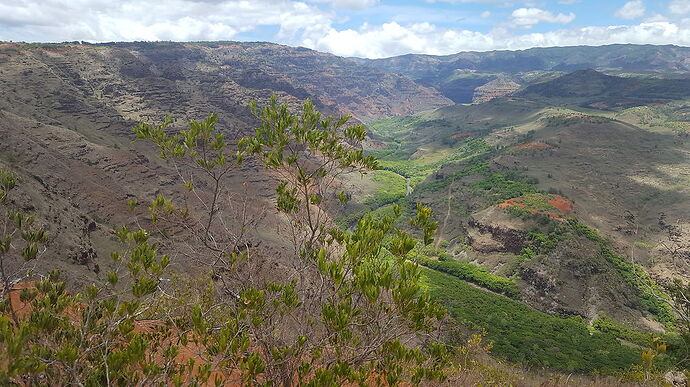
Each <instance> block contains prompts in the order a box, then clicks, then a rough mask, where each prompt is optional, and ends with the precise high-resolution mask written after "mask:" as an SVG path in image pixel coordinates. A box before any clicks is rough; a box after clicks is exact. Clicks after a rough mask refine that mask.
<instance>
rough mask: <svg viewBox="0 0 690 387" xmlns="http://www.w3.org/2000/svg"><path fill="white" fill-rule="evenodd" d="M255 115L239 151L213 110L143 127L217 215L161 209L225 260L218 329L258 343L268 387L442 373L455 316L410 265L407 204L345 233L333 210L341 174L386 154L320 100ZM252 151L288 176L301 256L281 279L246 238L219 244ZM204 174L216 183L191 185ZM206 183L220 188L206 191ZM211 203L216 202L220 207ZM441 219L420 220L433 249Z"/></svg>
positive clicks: (141, 132) (287, 207) (218, 263)
mask: <svg viewBox="0 0 690 387" xmlns="http://www.w3.org/2000/svg"><path fill="white" fill-rule="evenodd" d="M251 110H252V112H253V113H254V114H255V115H256V117H257V118H258V119H259V122H260V126H259V127H258V128H257V129H256V132H255V135H254V136H252V137H248V138H245V139H242V140H241V141H240V142H239V144H238V148H239V150H238V151H234V150H232V149H233V148H232V147H231V146H230V145H229V144H228V143H227V142H226V141H225V140H224V137H223V135H222V134H221V133H219V132H218V131H216V130H215V124H216V117H215V116H214V115H210V116H209V117H208V118H207V119H206V120H205V121H202V122H196V121H191V122H190V123H189V129H187V130H182V131H179V132H176V133H169V132H170V131H169V126H170V125H171V124H172V121H171V120H170V119H167V120H166V121H164V122H163V123H162V124H160V125H149V124H145V123H142V124H140V125H139V126H138V127H136V128H135V133H136V135H137V137H139V138H142V139H149V140H152V141H153V142H154V143H156V145H158V147H159V149H160V151H161V156H162V157H164V158H166V159H169V160H171V162H172V163H174V165H175V166H176V168H178V167H179V166H180V165H186V166H187V169H185V171H184V172H182V174H181V176H182V175H186V176H190V178H188V179H186V180H185V181H184V184H185V185H186V187H187V188H188V189H189V190H190V192H192V195H191V196H192V197H193V198H197V199H200V200H201V201H202V203H201V205H197V206H196V207H197V208H205V209H206V210H207V211H206V212H204V215H203V219H205V221H203V222H200V221H199V220H198V219H196V220H190V217H191V215H190V211H188V210H187V208H184V209H182V210H178V209H177V208H176V207H175V206H173V204H172V202H171V201H169V199H165V198H163V197H159V198H157V199H156V200H155V201H154V202H153V203H152V205H151V209H152V210H153V211H154V215H155V220H157V221H159V220H160V219H161V217H160V216H158V214H159V213H161V212H162V213H164V215H165V216H166V217H167V218H169V219H170V220H171V222H170V223H169V224H171V225H175V224H176V225H180V224H184V225H185V228H193V227H194V225H196V226H198V227H200V229H199V230H197V231H192V232H190V234H191V235H195V236H196V237H197V238H199V244H200V245H203V246H205V247H206V248H207V249H208V250H209V251H210V252H211V255H215V257H214V259H211V260H208V262H213V265H212V266H210V268H211V270H212V276H213V277H214V278H216V280H217V281H216V282H218V283H219V284H220V288H221V289H220V293H221V294H222V295H225V296H226V297H220V298H219V302H220V303H221V304H222V308H224V309H225V310H226V312H225V313H224V314H223V317H224V318H225V320H224V319H223V318H221V319H220V320H217V324H228V318H229V317H231V319H230V321H231V325H232V326H233V327H236V329H237V331H238V332H240V331H241V332H244V333H246V335H247V337H248V340H249V344H248V346H247V349H246V353H245V356H246V357H247V358H253V359H256V363H257V365H256V368H257V369H261V371H262V372H261V373H262V378H263V379H262V380H264V381H269V382H271V383H274V384H275V383H278V384H282V385H292V384H293V383H295V382H299V383H300V384H302V383H306V384H309V383H311V384H315V385H324V384H325V385H338V384H340V383H342V382H345V381H350V382H363V381H364V380H367V379H368V378H370V377H372V375H375V376H376V377H378V378H381V379H382V380H385V381H386V382H387V383H389V384H397V383H398V382H399V381H401V380H410V381H413V382H419V381H421V380H423V379H439V378H443V372H442V369H443V366H444V365H445V362H446V361H447V351H446V348H445V347H444V346H442V345H440V344H438V343H436V342H435V341H434V340H433V332H435V330H436V328H437V325H436V324H438V322H439V321H440V319H441V318H442V316H443V315H444V311H443V309H442V308H440V307H439V306H438V305H437V304H436V303H434V302H431V301H430V300H429V297H428V295H427V294H426V293H425V292H424V291H423V289H422V287H421V284H420V270H419V268H418V267H417V265H416V264H415V263H412V262H410V261H408V260H407V259H406V257H407V254H408V252H409V251H410V250H411V249H412V248H413V247H414V246H415V244H416V243H417V241H416V240H415V239H414V238H412V237H411V236H410V235H408V234H407V233H406V232H404V231H403V230H401V229H399V228H396V227H395V224H396V221H397V217H399V216H400V211H399V209H396V211H395V212H396V216H395V217H383V218H381V219H377V218H374V217H372V216H366V217H364V218H363V219H362V220H361V221H360V222H359V223H358V224H357V226H356V227H355V228H354V229H353V230H352V231H343V230H341V229H339V228H338V227H336V226H335V225H333V224H332V223H331V221H330V219H329V216H328V213H327V211H326V208H325V205H326V204H327V203H329V202H333V201H335V200H336V199H337V200H340V201H345V200H347V194H346V193H345V192H339V191H338V190H337V184H338V178H339V176H341V175H342V174H344V173H352V172H359V173H364V172H365V171H367V170H371V169H374V168H375V167H376V161H375V159H374V158H373V157H371V156H366V155H365V154H364V153H363V151H362V150H361V149H360V148H358V145H359V143H361V141H362V140H363V139H364V137H365V135H366V131H365V128H364V127H363V126H361V125H351V126H348V125H347V122H348V119H349V117H340V118H337V119H335V118H331V117H322V116H321V114H320V113H318V112H317V111H316V110H315V108H314V106H313V104H312V103H311V102H310V101H309V100H307V102H306V103H305V104H304V107H303V110H302V112H301V114H294V113H292V112H290V111H289V109H288V107H287V106H286V105H284V104H283V105H281V104H279V103H278V101H277V98H276V97H275V96H274V97H272V98H271V100H270V101H269V104H268V105H267V106H265V107H263V108H262V109H258V108H257V106H256V104H252V105H251ZM252 156H253V157H256V158H257V159H258V160H260V161H261V162H262V163H263V165H264V167H265V168H266V169H268V170H269V171H270V172H271V173H272V174H274V175H275V176H278V177H279V178H278V180H279V181H278V182H277V186H276V210H277V212H278V214H279V215H280V216H282V218H283V219H285V220H286V222H285V224H286V225H287V230H288V232H287V239H288V240H287V241H286V242H289V243H286V244H287V245H288V246H291V248H292V250H293V252H292V254H290V255H289V256H288V257H281V258H282V259H283V260H284V262H283V268H282V269H281V270H283V274H282V276H281V278H267V277H265V276H263V277H262V276H261V273H255V272H254V273H253V272H252V267H251V266H250V262H252V261H254V260H256V259H257V258H259V259H265V257H263V258H262V257H261V254H260V252H259V251H257V249H241V250H238V249H237V243H236V242H233V243H230V244H227V245H224V246H222V245H221V244H220V243H219V241H228V240H233V238H232V237H229V238H228V237H227V236H226V235H225V234H224V232H225V231H226V228H224V227H218V226H214V222H217V223H218V225H221V224H229V223H230V222H231V220H228V219H226V220H223V214H225V210H224V209H223V208H222V207H221V206H222V203H223V201H219V200H217V199H216V198H217V197H218V196H219V195H218V194H217V192H218V191H219V190H222V189H223V188H222V187H223V184H222V179H223V177H224V176H228V174H229V172H228V171H229V169H230V168H231V165H232V162H231V161H234V162H235V163H237V164H241V163H242V162H243V160H244V159H245V158H247V157H252ZM178 170H179V169H178ZM199 174H201V175H203V176H207V177H208V178H210V182H211V184H190V181H191V178H192V177H193V176H198V175H199ZM197 178H198V177H197ZM203 186H206V187H211V190H210V192H207V193H202V192H201V191H202V190H201V189H200V187H203ZM202 198H211V199H210V204H209V203H208V202H204V200H203V199H202ZM163 209H164V211H160V210H163ZM430 215H431V214H430V211H429V209H428V208H426V207H423V206H419V208H418V212H417V217H416V219H415V220H414V221H413V224H414V225H417V226H418V227H419V228H420V229H422V231H423V233H424V242H425V243H429V242H430V240H431V234H432V233H433V231H434V230H435V228H436V224H435V222H432V221H430V219H429V217H430ZM168 233H170V232H168ZM247 244H250V243H247ZM227 295H231V297H227ZM208 312H209V311H199V313H201V314H202V315H206V314H208ZM205 328H206V331H207V332H211V331H214V330H217V329H218V327H217V326H212V325H207V326H206V327H205ZM200 335H201V334H200ZM202 336H203V335H202ZM214 340H215V338H214V337H208V341H207V342H205V343H204V345H206V346H209V345H210V346H213V345H214V344H213V343H214ZM228 372H229V371H228ZM226 373H227V372H226Z"/></svg>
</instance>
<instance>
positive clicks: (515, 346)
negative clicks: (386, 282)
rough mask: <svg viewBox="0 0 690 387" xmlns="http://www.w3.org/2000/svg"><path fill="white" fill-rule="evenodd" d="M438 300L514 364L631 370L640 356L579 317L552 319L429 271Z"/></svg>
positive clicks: (434, 296) (587, 370) (557, 367)
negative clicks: (596, 331)
mask: <svg viewBox="0 0 690 387" xmlns="http://www.w3.org/2000/svg"><path fill="white" fill-rule="evenodd" d="M424 276H425V277H426V282H427V283H428V285H429V291H430V293H431V295H432V297H433V298H435V299H438V300H439V301H441V302H442V303H443V304H444V305H445V306H446V307H447V308H448V310H449V312H450V314H451V315H452V316H454V317H455V318H457V319H458V321H460V322H461V323H463V324H464V325H465V326H467V327H469V328H473V329H482V330H485V331H486V338H487V339H488V340H489V341H491V342H492V343H493V352H494V353H495V354H497V355H499V356H500V357H503V358H505V359H508V360H510V361H513V362H516V363H521V364H524V365H531V366H537V367H548V368H554V369H558V370H562V371H567V372H572V371H575V372H593V371H614V370H623V369H627V368H628V367H630V366H631V365H633V364H636V363H638V362H639V360H640V352H641V351H639V350H636V349H634V348H630V347H627V346H624V345H622V344H620V343H619V342H618V341H617V340H616V338H615V337H614V336H612V335H610V334H604V333H594V334H591V333H590V331H589V329H588V327H587V325H586V324H585V322H584V321H582V320H581V319H580V318H577V317H567V318H560V317H556V316H550V315H547V314H546V313H542V312H539V311H536V310H534V309H532V308H530V307H529V306H527V305H524V304H521V303H519V302H517V301H514V300H511V299H509V298H506V297H503V296H499V295H495V294H491V293H488V292H486V291H483V290H480V289H477V288H475V287H473V286H471V285H469V284H467V283H466V282H464V281H461V280H459V279H457V278H456V277H454V276H451V275H448V274H444V273H440V272H437V271H433V270H429V269H427V270H424Z"/></svg>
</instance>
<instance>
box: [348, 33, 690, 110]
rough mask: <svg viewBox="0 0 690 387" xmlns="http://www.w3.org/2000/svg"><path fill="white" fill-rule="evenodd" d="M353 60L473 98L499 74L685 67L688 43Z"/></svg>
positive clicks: (515, 76)
mask: <svg viewBox="0 0 690 387" xmlns="http://www.w3.org/2000/svg"><path fill="white" fill-rule="evenodd" d="M353 60H355V61H357V62H359V63H362V64H366V65H368V66H371V67H374V68H377V69H381V70H384V71H388V72H393V73H396V74H401V75H405V76H407V77H409V78H411V79H413V80H415V81H417V82H419V83H421V84H423V85H427V86H432V87H434V88H436V89H438V90H439V91H440V92H441V93H442V94H443V95H444V96H446V97H448V98H450V99H451V100H453V101H454V102H456V103H470V102H472V99H473V97H474V92H475V90H476V89H477V88H478V87H481V86H483V85H486V84H487V83H489V82H491V81H493V80H495V79H497V78H508V79H510V80H511V81H513V82H516V83H518V84H520V85H526V84H528V83H531V82H533V81H535V80H539V79H540V78H544V77H546V78H549V77H553V76H555V75H558V74H564V73H568V72H572V71H576V70H583V69H595V70H599V71H605V72H607V73H615V74H621V73H635V74H673V73H687V72H690V47H679V46H653V45H631V44H616V45H608V46H596V47H591V46H576V47H549V48H532V49H529V50H522V51H488V52H460V53H457V54H453V55H445V56H435V55H417V54H410V55H402V56H396V57H392V58H385V59H359V58H354V59H353Z"/></svg>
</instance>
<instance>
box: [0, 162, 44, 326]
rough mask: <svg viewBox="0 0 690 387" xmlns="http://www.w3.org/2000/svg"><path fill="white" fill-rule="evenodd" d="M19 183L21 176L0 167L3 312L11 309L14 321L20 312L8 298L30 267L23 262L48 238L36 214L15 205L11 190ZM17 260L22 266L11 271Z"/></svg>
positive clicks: (0, 266) (30, 257)
mask: <svg viewBox="0 0 690 387" xmlns="http://www.w3.org/2000/svg"><path fill="white" fill-rule="evenodd" d="M18 183H19V178H18V177H17V175H15V174H14V173H12V172H11V171H8V170H5V169H0V286H1V287H2V288H1V290H0V295H1V296H2V301H0V313H2V312H8V313H9V315H10V316H11V317H12V318H13V320H14V321H17V315H16V312H15V310H14V309H13V308H12V304H11V303H10V302H9V300H8V299H7V298H6V296H7V294H8V293H9V291H10V290H11V289H12V286H13V285H14V284H15V283H17V282H19V281H20V280H21V279H22V277H23V276H25V275H26V274H27V273H26V271H27V270H26V269H24V268H23V266H22V265H21V264H20V262H22V263H25V262H28V261H31V260H34V259H36V257H38V255H39V252H40V248H41V246H42V245H43V244H44V243H45V242H46V241H47V240H48V233H47V232H46V230H45V229H44V228H42V227H36V226H35V222H36V217H35V216H34V215H28V214H25V213H23V212H20V211H17V210H15V209H13V208H12V203H11V202H10V192H11V191H12V190H13V189H14V188H15V187H16V186H17V184H18ZM11 262H14V263H15V264H18V265H19V267H20V268H21V269H20V270H16V268H15V269H13V270H12V271H11V272H10V271H9V268H8V265H9V264H10V263H11Z"/></svg>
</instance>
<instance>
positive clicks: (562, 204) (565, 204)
mask: <svg viewBox="0 0 690 387" xmlns="http://www.w3.org/2000/svg"><path fill="white" fill-rule="evenodd" d="M549 204H550V205H552V206H554V207H556V208H557V209H558V211H560V212H563V213H565V212H570V211H572V210H573V202H571V201H570V200H568V199H566V198H564V197H563V196H561V195H555V196H554V197H553V199H551V200H549Z"/></svg>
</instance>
